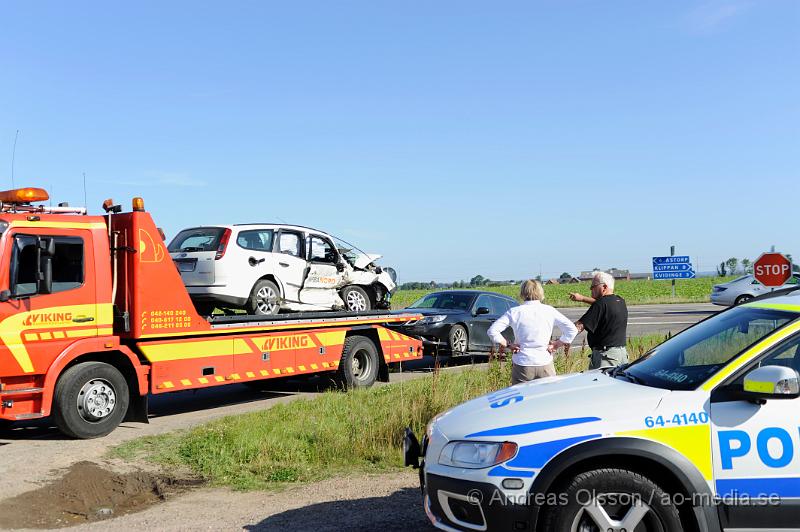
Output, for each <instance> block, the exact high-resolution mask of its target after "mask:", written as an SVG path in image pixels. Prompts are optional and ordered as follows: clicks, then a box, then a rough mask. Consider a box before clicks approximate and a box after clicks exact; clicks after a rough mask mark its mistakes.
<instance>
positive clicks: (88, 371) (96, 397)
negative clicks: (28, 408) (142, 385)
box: [53, 362, 130, 440]
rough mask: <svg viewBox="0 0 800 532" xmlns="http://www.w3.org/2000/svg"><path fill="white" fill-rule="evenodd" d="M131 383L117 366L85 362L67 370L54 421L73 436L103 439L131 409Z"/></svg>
mask: <svg viewBox="0 0 800 532" xmlns="http://www.w3.org/2000/svg"><path fill="white" fill-rule="evenodd" d="M128 393H129V392H128V383H127V381H126V380H125V377H123V376H122V373H120V372H119V370H118V369H117V368H115V367H114V366H111V365H109V364H105V363H103V362H82V363H80V364H76V365H74V366H72V367H71V368H69V369H67V370H66V371H65V372H64V373H63V374H62V375H61V376H60V377H59V378H58V382H57V383H56V389H55V393H54V394H53V403H54V405H53V420H54V421H55V423H56V426H57V427H58V428H59V429H60V430H61V432H63V433H64V434H66V435H67V436H71V437H73V438H79V439H82V440H85V439H89V438H99V437H100V436H105V435H106V434H109V433H110V432H111V431H112V430H114V429H115V428H117V426H119V424H120V423H121V422H122V420H123V419H124V418H125V414H126V413H127V412H128V404H129V401H130V397H129V395H128Z"/></svg>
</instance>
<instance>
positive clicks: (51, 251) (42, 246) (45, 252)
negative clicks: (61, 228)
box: [39, 237, 56, 257]
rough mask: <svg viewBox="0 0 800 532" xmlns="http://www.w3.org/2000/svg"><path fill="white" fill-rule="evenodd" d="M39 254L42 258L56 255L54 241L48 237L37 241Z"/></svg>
mask: <svg viewBox="0 0 800 532" xmlns="http://www.w3.org/2000/svg"><path fill="white" fill-rule="evenodd" d="M39 253H40V254H41V256H44V257H52V256H53V255H55V254H56V240H55V239H54V238H50V237H43V238H40V239H39Z"/></svg>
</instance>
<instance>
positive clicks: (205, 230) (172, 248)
mask: <svg viewBox="0 0 800 532" xmlns="http://www.w3.org/2000/svg"><path fill="white" fill-rule="evenodd" d="M224 231H225V228H223V227H195V228H192V229H184V230H183V231H181V232H180V233H178V234H177V235H175V238H173V239H172V242H170V243H169V246H167V249H168V250H169V252H170V253H180V252H190V251H216V250H217V248H218V247H219V239H220V238H221V237H222V233H223V232H224Z"/></svg>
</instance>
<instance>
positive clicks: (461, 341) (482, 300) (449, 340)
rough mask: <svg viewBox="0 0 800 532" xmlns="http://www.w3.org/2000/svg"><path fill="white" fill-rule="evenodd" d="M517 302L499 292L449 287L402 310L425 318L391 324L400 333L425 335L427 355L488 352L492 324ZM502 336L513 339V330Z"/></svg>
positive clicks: (490, 343)
mask: <svg viewBox="0 0 800 532" xmlns="http://www.w3.org/2000/svg"><path fill="white" fill-rule="evenodd" d="M517 305H518V303H517V302H516V301H514V300H513V299H511V298H510V297H508V296H504V295H501V294H498V293H496V292H483V291H479V290H446V291H443V292H432V293H430V294H427V295H425V296H423V297H421V298H420V299H418V300H417V301H415V302H414V303H412V304H411V305H410V306H409V307H408V308H406V309H403V311H402V312H408V311H413V312H415V313H418V314H422V316H423V317H422V319H419V320H415V321H409V322H406V323H403V324H398V325H396V326H392V328H393V329H396V330H397V331H398V332H402V333H404V334H408V335H411V336H417V337H420V338H422V341H423V348H424V352H425V354H426V355H438V354H453V355H460V354H464V353H467V352H474V351H489V350H490V349H491V347H492V341H491V339H489V335H488V333H487V331H488V330H489V326H490V325H491V324H492V323H493V322H494V321H495V320H496V319H497V318H499V317H500V316H502V315H503V314H505V312H506V311H507V310H508V309H510V308H511V307H515V306H517ZM503 335H504V336H505V337H506V339H508V340H513V338H514V334H513V333H512V331H511V329H510V328H509V329H506V331H505V332H504V333H503Z"/></svg>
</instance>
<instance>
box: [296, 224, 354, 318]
mask: <svg viewBox="0 0 800 532" xmlns="http://www.w3.org/2000/svg"><path fill="white" fill-rule="evenodd" d="M306 243H307V245H306V249H307V253H308V255H307V256H308V274H307V275H306V279H305V282H304V283H303V290H302V292H301V293H300V299H301V301H302V302H303V303H308V304H312V305H320V306H323V307H327V308H332V307H334V306H335V305H336V303H337V302H338V303H340V304H341V300H340V299H339V298H338V294H337V292H336V290H337V288H338V287H339V286H340V285H341V284H342V274H341V272H340V269H339V268H337V265H338V264H339V260H340V259H339V254H338V252H337V251H336V247H335V246H334V245H333V243H332V242H330V241H329V240H328V239H327V238H324V237H323V236H322V235H315V234H310V235H309V236H308V239H307V241H306ZM341 269H342V270H343V268H341ZM337 300H338V301H337Z"/></svg>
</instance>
